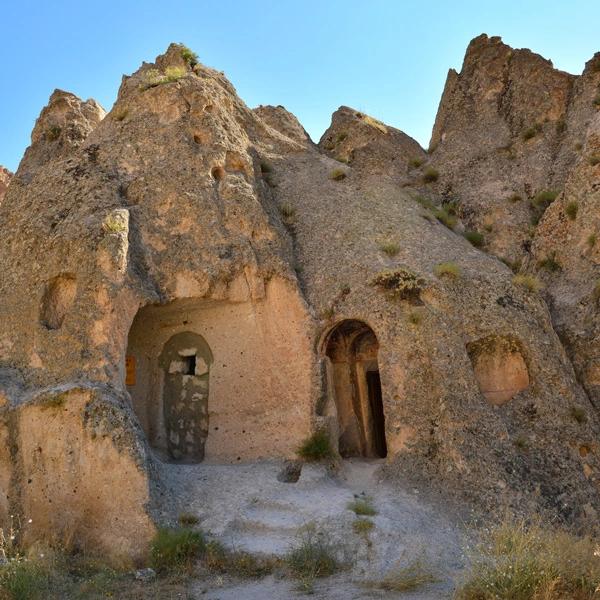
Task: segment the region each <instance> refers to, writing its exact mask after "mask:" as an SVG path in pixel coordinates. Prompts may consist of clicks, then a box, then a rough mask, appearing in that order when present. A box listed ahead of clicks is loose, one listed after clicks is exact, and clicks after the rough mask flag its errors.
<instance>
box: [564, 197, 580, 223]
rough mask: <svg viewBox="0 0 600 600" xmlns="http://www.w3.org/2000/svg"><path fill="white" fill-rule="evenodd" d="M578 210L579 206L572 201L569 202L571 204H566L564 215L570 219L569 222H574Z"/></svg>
mask: <svg viewBox="0 0 600 600" xmlns="http://www.w3.org/2000/svg"><path fill="white" fill-rule="evenodd" d="M578 210H579V205H578V204H577V202H575V201H574V200H571V202H569V203H568V204H567V206H566V207H565V213H566V214H567V217H569V219H571V221H574V220H575V219H576V218H577V211H578Z"/></svg>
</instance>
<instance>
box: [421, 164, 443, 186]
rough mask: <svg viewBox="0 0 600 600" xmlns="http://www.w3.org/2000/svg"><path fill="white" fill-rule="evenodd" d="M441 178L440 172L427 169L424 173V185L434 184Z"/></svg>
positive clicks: (430, 168) (431, 168)
mask: <svg viewBox="0 0 600 600" xmlns="http://www.w3.org/2000/svg"><path fill="white" fill-rule="evenodd" d="M439 177H440V174H439V172H438V171H437V170H436V169H434V168H433V167H427V168H426V169H425V171H424V172H423V183H433V182H435V181H437V180H438V179H439Z"/></svg>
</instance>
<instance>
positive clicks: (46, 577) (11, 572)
mask: <svg viewBox="0 0 600 600" xmlns="http://www.w3.org/2000/svg"><path fill="white" fill-rule="evenodd" d="M49 586H50V572H49V570H48V569H47V568H45V566H44V565H42V564H41V563H38V562H35V561H32V560H28V559H25V558H15V559H12V560H10V561H8V562H7V563H5V564H3V565H1V566H0V597H1V598H6V600H44V599H45V598H47V597H48V591H49Z"/></svg>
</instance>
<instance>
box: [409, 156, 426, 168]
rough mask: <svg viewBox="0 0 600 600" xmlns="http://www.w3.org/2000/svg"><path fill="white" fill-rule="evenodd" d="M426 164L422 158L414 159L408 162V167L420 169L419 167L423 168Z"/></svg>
mask: <svg viewBox="0 0 600 600" xmlns="http://www.w3.org/2000/svg"><path fill="white" fill-rule="evenodd" d="M424 162H425V161H424V160H423V159H422V158H419V157H414V158H411V159H410V160H409V161H408V166H409V167H411V168H412V169H418V168H419V167H421V166H422V165H423V163H424Z"/></svg>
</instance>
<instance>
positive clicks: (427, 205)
mask: <svg viewBox="0 0 600 600" xmlns="http://www.w3.org/2000/svg"><path fill="white" fill-rule="evenodd" d="M414 199H415V200H416V201H417V202H418V203H419V204H420V205H421V206H422V207H423V208H427V209H428V210H435V208H436V206H435V204H434V203H433V202H432V201H431V200H430V199H429V198H425V196H421V195H418V196H415V198H414Z"/></svg>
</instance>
